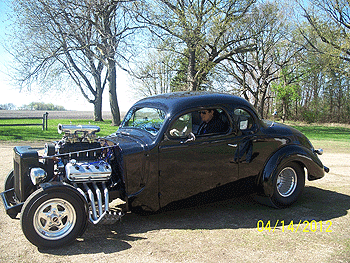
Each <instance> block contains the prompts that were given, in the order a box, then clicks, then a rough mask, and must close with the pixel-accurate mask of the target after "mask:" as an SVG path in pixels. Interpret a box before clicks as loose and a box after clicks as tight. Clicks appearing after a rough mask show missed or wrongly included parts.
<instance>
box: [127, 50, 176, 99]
mask: <svg viewBox="0 0 350 263" xmlns="http://www.w3.org/2000/svg"><path fill="white" fill-rule="evenodd" d="M147 58H148V59H144V60H143V61H142V63H141V65H139V66H138V67H137V70H136V71H135V72H133V76H134V77H135V78H136V80H137V86H136V87H135V91H136V94H137V95H139V96H142V97H147V96H152V95H156V94H162V93H168V92H172V91H173V89H172V87H171V82H172V80H173V78H174V77H175V75H176V70H175V69H174V68H175V63H176V62H175V61H174V60H173V59H172V56H171V55H169V54H167V52H162V51H158V50H155V51H152V50H151V51H150V52H149V53H148V55H147Z"/></svg>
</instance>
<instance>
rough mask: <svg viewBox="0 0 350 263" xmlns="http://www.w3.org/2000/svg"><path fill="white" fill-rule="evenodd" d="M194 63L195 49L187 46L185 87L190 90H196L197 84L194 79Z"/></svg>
mask: <svg viewBox="0 0 350 263" xmlns="http://www.w3.org/2000/svg"><path fill="white" fill-rule="evenodd" d="M195 65H196V51H195V49H194V48H192V47H190V48H189V57H188V67H187V87H188V90H190V91H196V90H197V85H196V80H195V75H196V71H195Z"/></svg>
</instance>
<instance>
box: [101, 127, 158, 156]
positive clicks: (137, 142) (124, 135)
mask: <svg viewBox="0 0 350 263" xmlns="http://www.w3.org/2000/svg"><path fill="white" fill-rule="evenodd" d="M105 139H106V140H108V141H110V142H112V143H114V144H116V145H118V146H119V147H120V149H121V152H122V154H123V155H125V154H127V155H128V154H133V153H138V152H142V151H147V150H148V149H149V145H150V144H151V143H152V140H151V138H149V136H147V135H146V134H145V133H144V132H142V131H138V130H134V129H123V130H119V131H118V132H116V133H113V134H111V135H109V136H107V137H105Z"/></svg>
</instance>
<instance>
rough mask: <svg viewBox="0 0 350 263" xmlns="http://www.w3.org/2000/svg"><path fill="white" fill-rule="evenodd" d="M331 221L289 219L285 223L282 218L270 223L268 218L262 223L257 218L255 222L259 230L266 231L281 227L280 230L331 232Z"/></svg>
mask: <svg viewBox="0 0 350 263" xmlns="http://www.w3.org/2000/svg"><path fill="white" fill-rule="evenodd" d="M331 226H332V221H331V220H327V221H322V220H320V221H316V220H311V221H308V220H299V222H297V221H295V222H294V221H293V220H291V221H290V222H289V223H286V222H285V221H284V220H277V221H276V223H272V222H271V220H268V221H267V222H266V223H264V221H263V220H259V221H258V223H257V229H258V231H259V232H263V231H268V232H271V231H272V232H275V230H276V229H278V230H279V229H282V232H285V231H286V232H288V231H290V232H293V233H296V232H298V231H299V232H304V233H309V232H326V233H331V232H332V229H331Z"/></svg>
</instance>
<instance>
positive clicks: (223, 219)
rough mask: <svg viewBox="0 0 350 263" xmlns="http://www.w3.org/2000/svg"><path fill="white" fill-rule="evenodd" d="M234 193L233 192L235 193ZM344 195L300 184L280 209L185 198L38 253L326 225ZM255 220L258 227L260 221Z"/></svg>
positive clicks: (348, 201)
mask: <svg viewBox="0 0 350 263" xmlns="http://www.w3.org/2000/svg"><path fill="white" fill-rule="evenodd" d="M238 192H239V191H238ZM349 209H350V196H348V195H345V194H341V193H337V192H334V191H330V190H325V189H320V188H317V187H313V186H306V187H305V189H304V193H303V195H302V196H301V198H300V199H299V200H298V202H297V203H295V204H294V205H293V206H291V207H289V208H286V209H275V208H271V207H268V206H264V205H261V204H259V203H258V202H256V201H255V200H254V198H253V196H252V195H244V196H234V197H232V198H230V199H225V200H215V201H214V202H213V201H209V200H207V199H205V198H204V199H201V198H198V197H197V198H190V199H187V200H183V201H180V202H176V203H173V204H171V205H170V206H168V207H166V209H163V210H162V211H161V212H158V213H155V214H148V215H147V214H146V215H145V214H144V215H140V214H136V213H127V214H126V215H125V216H124V217H123V218H122V220H121V221H119V222H117V223H116V224H113V225H95V226H93V225H90V224H89V226H88V228H87V230H86V232H85V233H84V235H83V236H82V237H81V238H79V239H77V241H76V242H74V243H73V244H71V245H69V246H66V247H62V248H57V249H39V251H40V252H43V253H49V254H54V255H77V254H94V253H101V252H102V253H105V254H110V253H115V252H119V251H124V250H127V249H130V248H131V247H132V245H131V244H132V242H133V241H138V240H146V239H147V237H145V233H148V232H150V231H157V230H161V229H180V230H181V229H184V230H192V229H208V230H214V229H242V228H246V229H254V228H255V229H257V225H258V222H259V221H260V220H261V221H262V222H263V223H265V224H266V223H267V222H268V221H270V222H271V225H272V226H274V225H275V224H276V222H277V220H278V222H279V223H278V224H277V226H280V225H281V221H284V222H283V224H284V225H285V226H287V225H288V224H289V223H290V222H291V221H293V222H294V224H297V223H298V222H299V221H301V222H304V221H308V222H311V221H312V220H315V221H316V222H319V221H324V222H325V221H327V220H332V219H334V218H338V217H341V216H344V215H346V214H347V210H349ZM261 221H260V223H262V222H261Z"/></svg>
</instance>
